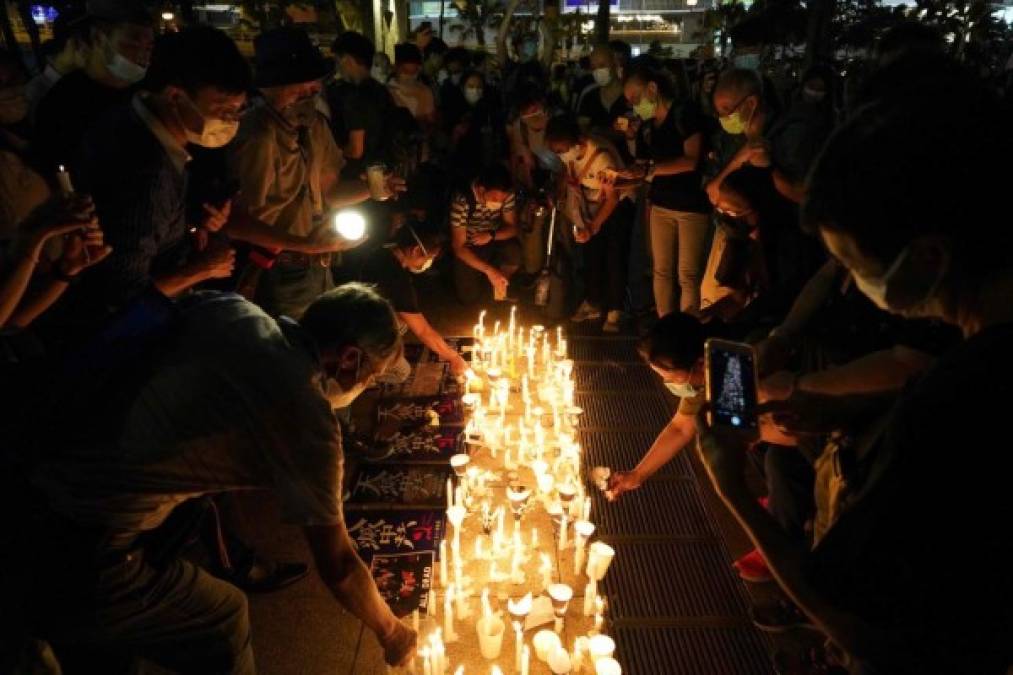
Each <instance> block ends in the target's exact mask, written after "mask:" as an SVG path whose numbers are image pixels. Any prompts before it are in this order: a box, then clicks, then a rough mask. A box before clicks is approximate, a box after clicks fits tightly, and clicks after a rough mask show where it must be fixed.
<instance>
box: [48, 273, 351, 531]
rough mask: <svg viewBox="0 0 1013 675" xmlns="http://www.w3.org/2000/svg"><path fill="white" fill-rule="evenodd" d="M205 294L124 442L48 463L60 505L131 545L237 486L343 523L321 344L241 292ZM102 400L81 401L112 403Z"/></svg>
mask: <svg viewBox="0 0 1013 675" xmlns="http://www.w3.org/2000/svg"><path fill="white" fill-rule="evenodd" d="M198 297H199V298H200V301H199V302H194V303H193V305H194V306H192V307H188V308H186V309H184V310H183V315H182V318H181V319H180V320H179V321H180V323H179V326H178V329H177V330H176V331H175V332H174V334H173V336H172V338H171V341H170V343H169V346H168V348H167V349H165V350H164V351H161V350H160V353H159V354H157V355H152V359H155V360H157V365H155V366H154V367H153V368H152V371H151V373H150V374H148V375H147V376H146V377H145V378H144V379H143V380H142V381H141V382H140V383H138V384H137V391H136V395H133V396H131V397H129V398H127V399H126V400H124V402H123V404H122V405H121V406H120V407H122V408H123V409H122V410H120V411H119V412H118V413H117V415H116V418H117V420H120V419H121V420H122V423H121V424H120V425H119V426H118V430H117V431H116V432H115V434H113V436H114V437H113V438H109V439H106V438H101V436H102V435H103V434H98V436H100V438H90V437H87V435H86V437H84V438H81V437H80V436H78V435H75V434H71V435H70V436H69V438H71V439H76V440H73V442H67V441H61V442H59V443H58V444H54V447H56V448H58V450H57V452H58V454H57V455H56V456H55V457H51V458H50V459H49V460H48V461H45V462H43V463H41V464H40V466H39V467H38V469H37V470H36V473H35V482H36V484H37V485H38V486H39V487H40V488H41V489H42V490H43V492H44V493H45V494H46V495H47V496H48V501H49V503H50V505H51V508H53V509H54V510H55V511H56V512H57V513H59V514H61V515H63V516H65V517H67V518H69V519H71V520H73V521H74V522H76V523H78V524H80V525H82V526H84V527H91V528H97V529H102V530H107V531H109V532H110V533H111V538H112V541H114V542H121V543H123V544H129V542H130V541H131V539H132V538H133V536H134V535H136V534H137V533H139V532H143V531H146V530H150V529H153V528H155V527H157V526H158V525H160V524H161V523H162V522H163V521H164V520H165V518H166V517H168V515H169V513H170V512H171V511H172V509H173V508H174V507H175V506H176V505H178V504H179V503H181V502H182V501H184V500H186V499H189V498H191V497H195V496H199V495H203V494H209V493H217V492H223V491H230V490H244V489H270V490H272V491H274V492H275V493H276V494H277V495H278V497H279V499H280V500H281V505H282V511H283V517H284V519H285V520H286V522H289V523H292V524H297V525H327V524H335V523H339V522H341V519H342V509H341V474H342V462H343V458H342V451H341V435H340V430H339V427H338V424H337V421H336V420H335V418H334V414H333V412H332V411H331V406H330V403H329V402H328V401H327V399H326V398H325V397H324V394H323V383H324V378H325V376H324V373H323V370H322V368H321V364H320V357H319V354H318V352H317V349H316V347H315V345H314V343H313V341H312V340H311V339H310V338H309V337H308V336H307V335H306V334H305V333H304V332H303V330H302V329H301V328H300V327H299V326H298V325H297V324H295V323H294V322H289V321H287V320H282V321H281V322H279V321H275V320H274V319H272V318H271V317H269V316H268V315H267V314H266V313H264V312H263V311H262V310H261V309H260V308H258V307H257V306H255V305H253V304H252V303H249V302H247V301H245V300H243V299H242V298H240V297H239V296H237V295H233V294H210V293H205V294H201V295H200V296H198ZM188 304H189V303H188ZM122 385H123V382H122V381H121V380H120V379H117V378H111V380H110V381H109V382H108V384H107V385H106V386H107V387H108V389H109V392H110V393H112V392H116V391H117V390H118V389H120V388H122ZM95 394H96V395H94V396H93V397H89V398H86V399H84V400H82V401H80V404H81V405H82V406H85V407H88V406H89V405H92V404H91V403H89V401H92V400H95V401H97V400H100V399H104V398H106V397H104V396H102V394H101V392H97V393H95ZM121 398H122V397H121ZM117 400H119V399H117ZM80 412H81V411H78V414H80Z"/></svg>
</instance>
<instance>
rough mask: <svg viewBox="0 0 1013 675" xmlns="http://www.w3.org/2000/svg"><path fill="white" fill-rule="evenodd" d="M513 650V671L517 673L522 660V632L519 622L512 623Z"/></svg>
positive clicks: (519, 670)
mask: <svg viewBox="0 0 1013 675" xmlns="http://www.w3.org/2000/svg"><path fill="white" fill-rule="evenodd" d="M514 649H515V652H514V670H515V671H516V672H518V673H519V672H521V662H522V661H523V659H524V631H523V630H521V624H520V623H519V622H514Z"/></svg>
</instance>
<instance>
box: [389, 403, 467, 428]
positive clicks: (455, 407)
mask: <svg viewBox="0 0 1013 675" xmlns="http://www.w3.org/2000/svg"><path fill="white" fill-rule="evenodd" d="M376 419H377V424H378V426H379V427H380V428H381V429H389V428H395V429H398V428H402V427H409V426H412V425H419V424H432V423H433V422H434V421H435V422H436V423H437V424H443V425H446V424H464V405H463V404H462V403H461V399H460V397H458V396H423V397H416V398H405V399H393V400H388V401H381V402H380V405H379V406H378V407H377V411H376ZM434 426H435V425H434Z"/></svg>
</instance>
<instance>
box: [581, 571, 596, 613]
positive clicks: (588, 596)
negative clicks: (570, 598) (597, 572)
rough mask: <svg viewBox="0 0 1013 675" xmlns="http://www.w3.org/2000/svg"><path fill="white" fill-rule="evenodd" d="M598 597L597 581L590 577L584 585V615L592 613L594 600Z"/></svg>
mask: <svg viewBox="0 0 1013 675" xmlns="http://www.w3.org/2000/svg"><path fill="white" fill-rule="evenodd" d="M597 597H598V583H597V582H596V581H595V580H594V579H591V580H590V581H588V582H587V586H585V587H584V616H591V615H592V614H594V600H595V598H597Z"/></svg>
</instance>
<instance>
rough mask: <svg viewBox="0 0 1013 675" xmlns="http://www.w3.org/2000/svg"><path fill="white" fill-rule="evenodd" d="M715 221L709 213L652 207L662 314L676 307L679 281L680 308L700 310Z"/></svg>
mask: <svg viewBox="0 0 1013 675" xmlns="http://www.w3.org/2000/svg"><path fill="white" fill-rule="evenodd" d="M710 231H711V223H710V217H709V216H708V215H707V214H706V213H690V212H687V211H672V210H671V209H664V208H661V207H659V206H652V207H651V255H652V257H653V258H654V304H655V305H656V306H657V308H658V316H665V315H666V314H669V313H671V312H674V311H675V310H676V306H675V285H676V283H677V282H678V284H679V288H680V289H681V294H680V296H679V307H678V309H679V311H682V312H685V313H686V314H694V315H696V314H699V313H700V282H701V280H702V279H703V271H704V263H705V262H706V260H707V250H708V249H707V245H708V244H709V243H710Z"/></svg>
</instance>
